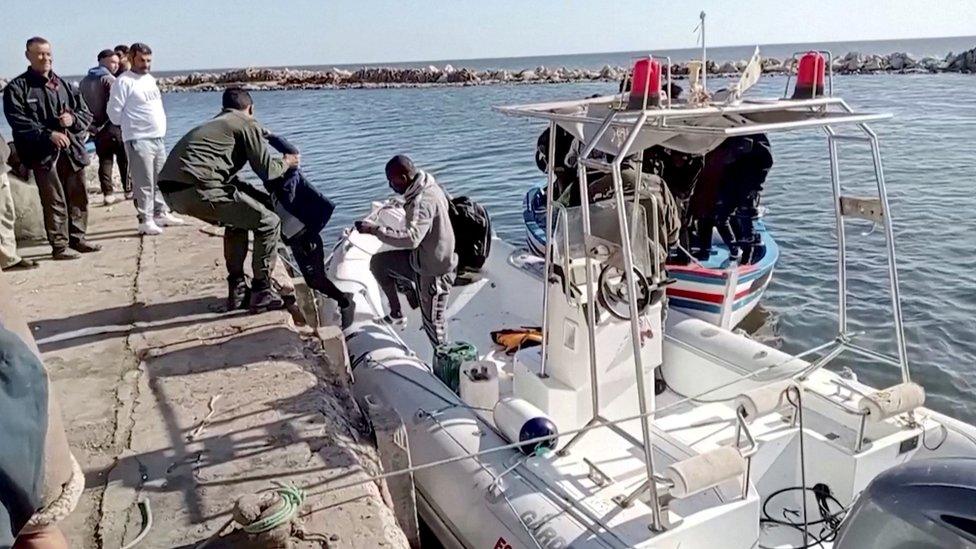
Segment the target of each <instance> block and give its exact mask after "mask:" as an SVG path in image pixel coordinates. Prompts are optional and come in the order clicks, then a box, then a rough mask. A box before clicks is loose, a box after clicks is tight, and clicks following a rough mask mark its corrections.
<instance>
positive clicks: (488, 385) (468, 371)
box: [460, 360, 498, 419]
mask: <svg viewBox="0 0 976 549" xmlns="http://www.w3.org/2000/svg"><path fill="white" fill-rule="evenodd" d="M460 393H461V400H463V401H464V403H465V404H467V405H468V406H470V407H472V408H474V411H475V412H477V413H478V415H481V416H483V417H486V419H487V416H488V413H489V412H491V411H492V409H493V408H494V407H495V404H497V403H498V366H497V365H496V364H495V363H494V362H491V361H488V360H473V361H470V362H465V363H464V364H462V365H461V385H460Z"/></svg>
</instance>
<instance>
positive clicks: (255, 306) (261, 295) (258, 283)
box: [248, 279, 285, 313]
mask: <svg viewBox="0 0 976 549" xmlns="http://www.w3.org/2000/svg"><path fill="white" fill-rule="evenodd" d="M284 307H285V300H283V299H282V298H281V296H280V295H279V294H278V292H277V291H275V289H274V288H272V287H271V281H270V280H268V279H264V280H255V281H254V282H253V283H252V284H251V299H250V303H249V304H248V309H250V311H251V312H252V313H263V312H264V311H274V310H277V309H283V308H284Z"/></svg>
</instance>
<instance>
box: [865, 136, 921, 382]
mask: <svg viewBox="0 0 976 549" xmlns="http://www.w3.org/2000/svg"><path fill="white" fill-rule="evenodd" d="M861 129H863V130H864V132H865V133H867V134H868V136H869V137H870V138H871V156H872V158H873V159H874V176H875V178H876V179H877V181H878V198H879V199H880V200H881V210H882V212H883V215H882V220H883V221H884V231H885V243H886V244H887V245H888V281H889V282H890V284H891V309H892V312H893V313H894V315H895V339H896V340H897V343H898V360H899V362H901V381H902V383H908V382H910V381H911V380H912V379H911V373H910V372H909V368H908V351H907V349H906V348H905V326H904V324H903V321H902V315H901V294H900V293H899V291H898V268H897V256H896V254H895V232H894V229H892V227H891V209H890V207H889V205H888V191H887V189H886V188H885V180H884V169H883V168H882V167H881V148H880V146H879V145H878V136H877V134H875V133H874V131H872V130H871V128H869V127H867V126H866V125H863V124H862V125H861Z"/></svg>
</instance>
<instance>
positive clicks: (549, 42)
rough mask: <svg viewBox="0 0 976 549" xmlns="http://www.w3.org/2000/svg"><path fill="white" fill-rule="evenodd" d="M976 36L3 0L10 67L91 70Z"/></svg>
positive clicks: (930, 9)
mask: <svg viewBox="0 0 976 549" xmlns="http://www.w3.org/2000/svg"><path fill="white" fill-rule="evenodd" d="M701 10H705V11H706V12H707V14H708V19H707V21H708V29H707V32H708V34H707V40H708V43H709V45H711V46H723V45H750V44H776V43H791V42H827V41H850V40H873V39H888V38H919V37H941V36H965V35H972V34H976V0H926V1H925V2H919V1H918V0H911V1H909V0H816V1H808V2H804V1H797V0H794V1H785V0H745V1H731V0H721V1H720V0H698V1H697V2H688V1H686V0H672V1H671V2H661V1H659V0H653V1H651V0H643V1H638V0H561V1H557V0H477V1H476V0H423V1H421V0H398V1H397V0H388V1H387V0H384V1H379V0H358V1H357V0H348V1H347V0H264V1H257V0H157V1H153V0H141V1H136V0H0V19H2V20H3V32H2V33H0V76H6V77H8V78H9V77H10V76H13V75H15V74H17V73H19V72H20V71H22V70H23V68H24V67H25V66H26V62H25V60H24V57H23V51H24V42H25V41H26V39H27V38H29V37H30V36H33V35H41V36H44V37H46V38H47V39H48V40H50V41H51V42H52V44H53V46H54V55H55V70H56V71H58V72H60V73H62V74H66V75H67V74H79V73H83V72H84V70H85V69H87V68H88V67H89V66H91V65H93V64H94V61H95V56H96V54H97V52H98V51H99V50H101V49H103V48H110V47H112V46H114V45H115V44H118V43H131V42H135V41H141V42H146V43H148V44H149V45H150V46H152V48H153V50H154V53H155V55H154V58H155V60H154V64H155V66H154V69H155V70H157V71H167V70H184V69H206V68H229V67H243V66H285V65H290V66H298V65H320V64H321V65H328V64H345V63H376V62H394V61H416V60H441V59H465V58H491V57H516V56H529V55H552V54H569V53H591V52H611V51H635V50H653V49H655V48H658V49H671V48H685V47H694V46H695V35H694V33H693V29H694V28H695V26H696V24H697V22H698V13H699V11H701Z"/></svg>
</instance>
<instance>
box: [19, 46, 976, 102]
mask: <svg viewBox="0 0 976 549" xmlns="http://www.w3.org/2000/svg"><path fill="white" fill-rule="evenodd" d="M794 63H795V59H794V58H787V59H782V60H781V59H777V58H775V57H764V58H763V60H762V69H763V75H767V76H775V75H785V74H792V73H793V72H794V71H795V66H794ZM745 66H746V60H744V59H740V60H737V61H724V62H716V61H712V60H710V61H708V73H709V74H710V75H716V76H735V75H736V74H739V73H740V72H741V71H742V69H744V68H745ZM831 68H832V70H833V73H834V74H841V75H851V74H879V73H881V74H933V73H968V74H976V47H973V48H971V49H969V50H966V51H963V52H962V53H959V54H954V53H949V54H947V55H945V56H943V57H931V56H929V57H921V58H916V57H914V56H912V55H911V54H908V53H901V52H896V53H890V54H887V55H876V54H867V55H864V54H861V53H858V52H850V53H847V54H845V55H836V56H834V58H833V60H832V62H831ZM627 70H628V68H626V67H622V66H619V65H609V64H608V65H604V66H603V68H602V69H598V70H597V69H585V68H569V67H545V66H538V67H536V68H534V69H533V68H523V69H517V70H516V69H475V68H469V67H461V68H455V67H453V66H452V65H450V64H447V65H445V66H443V67H437V66H435V65H428V66H426V67H404V66H395V65H392V66H364V67H362V68H360V69H358V70H350V69H343V68H336V67H333V68H331V69H325V70H313V69H289V68H253V67H252V68H245V69H231V70H226V71H208V72H191V73H188V74H178V75H172V76H162V77H160V78H159V79H158V81H159V87H160V89H161V90H162V91H163V92H170V93H172V92H208V91H220V90H223V89H225V88H228V87H232V86H240V87H244V88H245V89H248V90H253V91H261V90H268V91H271V90H322V89H328V90H338V89H397V88H441V87H465V86H487V85H500V84H509V85H514V84H559V83H578V82H613V81H620V80H621V79H622V78H623V77H624V75H625V74H626V73H627ZM671 74H672V77H673V78H675V79H677V80H681V79H684V78H686V77H687V74H688V66H687V63H673V64H672V65H671ZM6 83H7V81H6V80H3V79H0V90H2V89H3V87H4V86H5V85H6Z"/></svg>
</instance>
